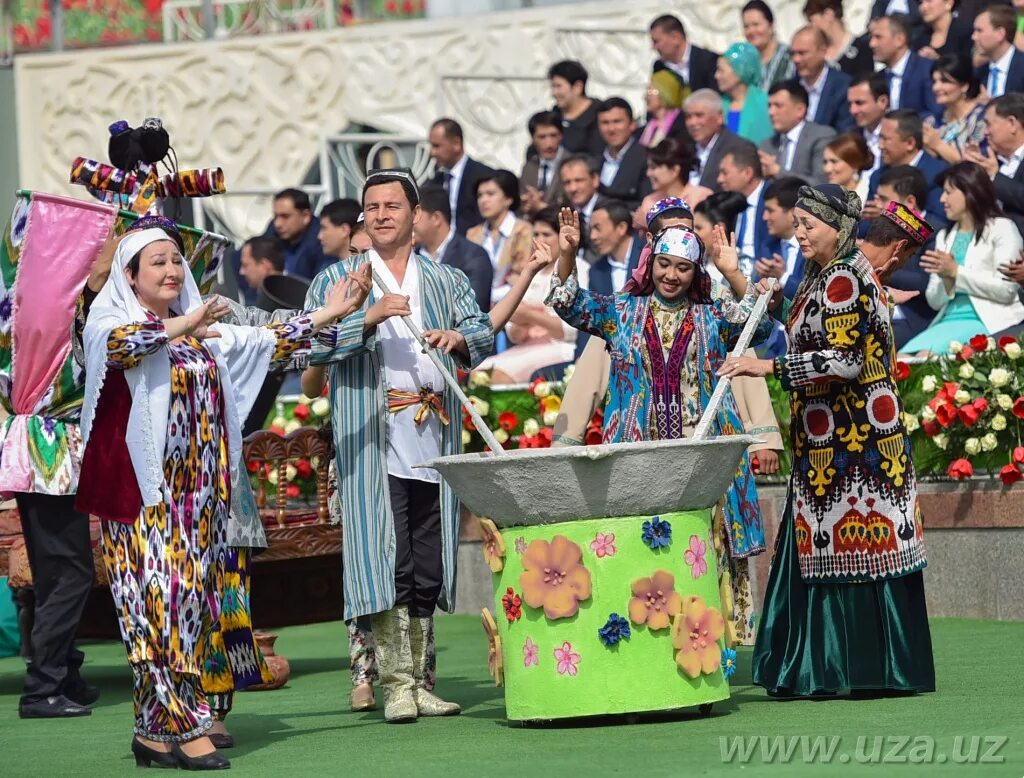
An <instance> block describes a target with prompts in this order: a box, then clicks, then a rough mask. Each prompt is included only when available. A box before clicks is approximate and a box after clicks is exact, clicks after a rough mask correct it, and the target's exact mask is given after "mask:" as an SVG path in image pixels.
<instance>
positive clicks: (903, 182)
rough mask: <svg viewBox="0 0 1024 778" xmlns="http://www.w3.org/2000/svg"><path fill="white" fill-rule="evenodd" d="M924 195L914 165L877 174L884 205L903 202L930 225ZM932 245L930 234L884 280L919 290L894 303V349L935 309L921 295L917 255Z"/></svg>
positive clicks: (923, 283) (924, 278)
mask: <svg viewBox="0 0 1024 778" xmlns="http://www.w3.org/2000/svg"><path fill="white" fill-rule="evenodd" d="M927 198H928V183H927V181H926V180H925V176H924V173H922V172H921V170H920V169H918V168H916V167H912V166H911V165H897V166H896V167H891V168H888V169H887V170H885V171H884V172H883V173H882V174H881V175H880V176H879V180H878V199H879V200H881V201H882V202H884V203H885V204H886V205H887V206H888V204H889V203H890V202H897V203H900V204H901V205H905V206H906V207H907V208H909V209H910V210H912V211H913V212H914V213H916V214H919V215H920V216H921V218H923V219H925V220H926V221H927V222H928V223H929V224H932V219H933V216H934V214H931V213H928V211H927V210H926V209H925V208H923V207H922V204H923V203H924V202H926V200H927ZM869 223H870V222H869ZM933 248H935V235H934V234H933V235H932V236H931V237H930V238H929V240H928V242H927V243H925V245H924V246H923V247H922V248H921V250H920V251H919V252H917V253H916V254H915V255H914V256H913V257H911V258H910V259H909V260H908V261H907V263H906V264H905V265H904V266H903V267H902V268H900V269H899V270H896V271H895V272H894V273H893V274H892V275H891V276H890V277H889V279H888V280H887V282H886V283H887V285H888V286H891V287H892V288H893V289H899V290H901V291H903V292H918V293H919V294H918V295H917V296H916V297H913V298H911V299H910V300H908V301H907V302H905V303H902V304H900V305H897V306H896V310H895V312H894V314H893V321H892V329H893V336H894V337H895V339H896V348H901V347H902V346H903V344H904V343H906V342H907V341H908V340H910V339H911V338H913V337H914V336H915V335H917V334H918V333H919V332H923V331H924V330H925V329H926V328H927V327H928V325H929V324H931V322H932V319H934V318H935V309H934V308H932V307H931V306H930V305H929V304H928V300H927V299H925V294H924V293H925V290H926V289H927V288H928V277H929V274H928V273H927V272H926V271H924V270H922V269H921V255H922V254H923V253H924V252H926V251H929V250H931V249H933Z"/></svg>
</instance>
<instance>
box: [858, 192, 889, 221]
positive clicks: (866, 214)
mask: <svg viewBox="0 0 1024 778" xmlns="http://www.w3.org/2000/svg"><path fill="white" fill-rule="evenodd" d="M885 206H886V203H885V202H884V201H883V200H882V198H881V197H879V196H878V195H875V196H874V197H872V198H871V199H870V200H868V201H867V202H866V203H864V206H863V207H862V208H861V209H860V218H861V219H877V218H878V217H879V216H881V215H882V213H883V212H884V211H885Z"/></svg>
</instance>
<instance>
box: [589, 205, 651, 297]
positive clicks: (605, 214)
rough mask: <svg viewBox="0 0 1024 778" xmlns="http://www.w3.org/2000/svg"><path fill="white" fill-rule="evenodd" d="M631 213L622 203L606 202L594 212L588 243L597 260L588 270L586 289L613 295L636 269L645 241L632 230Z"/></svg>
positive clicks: (620, 289) (619, 290)
mask: <svg viewBox="0 0 1024 778" xmlns="http://www.w3.org/2000/svg"><path fill="white" fill-rule="evenodd" d="M632 224H633V213H632V209H630V208H629V206H627V205H626V204H625V203H622V202H620V201H618V200H608V201H607V202H605V203H602V204H601V205H599V206H598V207H597V208H595V209H594V215H593V217H592V218H591V220H590V243H591V245H592V246H593V247H594V252H595V253H596V254H597V255H598V256H599V259H598V260H597V261H596V262H594V263H593V264H592V265H591V266H590V280H589V282H588V284H587V287H588V288H589V289H590V290H591V291H593V292H597V293H598V294H615V293H617V292H621V291H622V287H623V286H624V285H625V283H626V279H628V278H629V274H630V273H632V272H633V271H634V270H635V269H636V266H637V262H639V260H640V252H641V251H643V248H644V241H643V240H642V239H641V238H639V237H638V236H637V234H636V232H635V231H634V230H633V227H632Z"/></svg>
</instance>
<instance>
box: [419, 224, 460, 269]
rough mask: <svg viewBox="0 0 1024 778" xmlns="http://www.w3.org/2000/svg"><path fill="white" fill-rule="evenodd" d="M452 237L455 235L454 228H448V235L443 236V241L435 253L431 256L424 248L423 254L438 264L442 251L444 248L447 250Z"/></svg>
mask: <svg viewBox="0 0 1024 778" xmlns="http://www.w3.org/2000/svg"><path fill="white" fill-rule="evenodd" d="M454 235H455V228H454V227H449V228H448V234H447V235H446V236H445V238H444V240H442V241H441V244H440V245H439V246H438V247H437V251H435V252H434V253H433V254H431V253H430V252H429V251H427V249H426V247H424V248H423V253H424V254H426V255H427V256H428V257H430V258H431V259H432V260H434V261H435V262H440V261H441V257H443V256H444V250H445V249H446V248H448V244H449V243H451V242H452V237H453V236H454Z"/></svg>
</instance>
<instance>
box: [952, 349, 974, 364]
mask: <svg viewBox="0 0 1024 778" xmlns="http://www.w3.org/2000/svg"><path fill="white" fill-rule="evenodd" d="M973 356H974V349H973V348H971V347H970V346H964V347H963V349H961V351H960V353H959V354H957V355H956V358H957V359H959V360H960V361H961V362H966V361H967V360H968V359H970V358H971V357H973Z"/></svg>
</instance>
